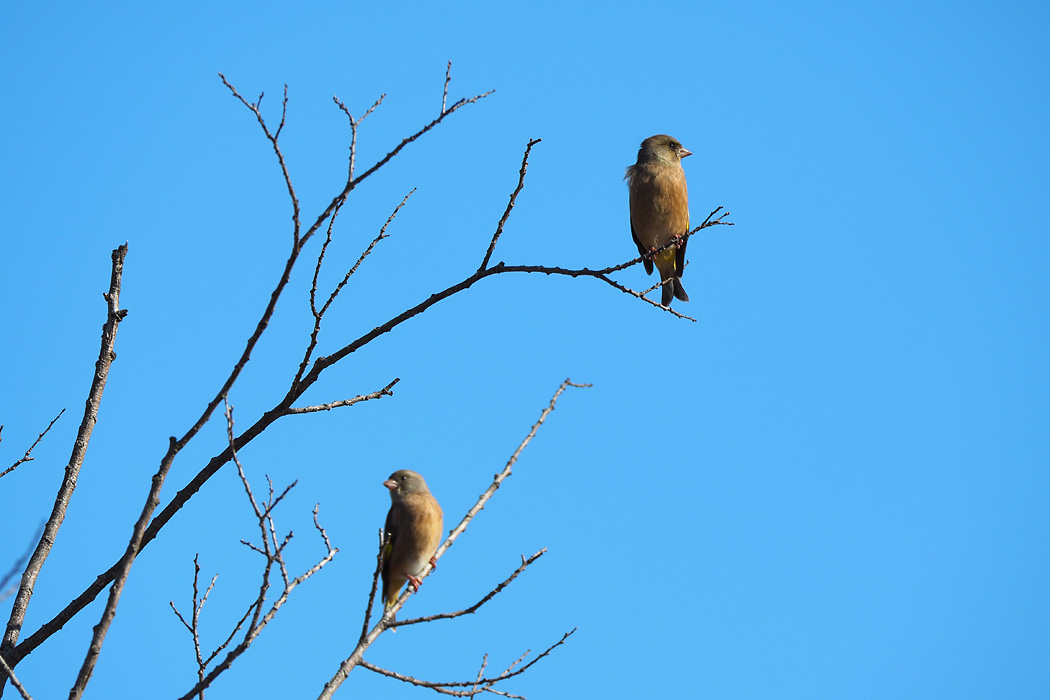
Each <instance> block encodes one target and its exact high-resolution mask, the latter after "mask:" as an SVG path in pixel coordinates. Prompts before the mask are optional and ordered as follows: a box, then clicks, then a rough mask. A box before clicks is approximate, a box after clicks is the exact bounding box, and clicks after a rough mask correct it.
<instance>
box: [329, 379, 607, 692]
mask: <svg viewBox="0 0 1050 700" xmlns="http://www.w3.org/2000/svg"><path fill="white" fill-rule="evenodd" d="M570 386H572V387H581V388H582V387H589V386H591V385H590V384H575V383H573V382H572V381H570V380H568V379H566V380H565V381H564V382H562V383H561V385H560V386H559V387H558V390H557V391H555V392H554V396H552V397H551V400H550V403H549V404H548V405H547V407H546V408H544V409H543V411H542V412H541V413H540V417H539V419H538V420H537V421H536V423H534V424H533V426H532V429H531V430H529V433H528V435H526V436H525V439H524V440H522V442H521V444H520V445H518V449H516V450H515V451H514V454H512V455H511V456H510V459H509V460H507V464H506V466H504V468H503V471H502V472H500V473H499V474H497V475H496V476H495V477H493V481H492V484H491V485H490V486H489V487H488V489H486V490H485V492H484V493H483V494H481V496H479V497H478V500H477V502H476V503H475V504H474V505H473V506H472V507H471V508H470V510H468V511H467V514H466V515H465V516H464V517H463V519H462V520H461V521H460V522H459V524H458V525H457V526H456V527H455V528H453V529H452V531H451V532H450V533H449V536H448V538H447V539H446V540H445V541H444V542H443V543H442V544H441V546H440V547H438V549H437V552H435V553H434V557H433V559H431V562H433V563H432V564H431V563H428V564H427V565H426V566H424V567H423V570H422V572H420V574H419V578H420V579H423V578H426V577H427V576H429V575H430V572H431V571H433V569H434V566H436V564H437V560H439V559H440V558H441V557H442V555H444V553H445V552H446V551H448V548H449V547H451V546H452V544H453V543H454V542H455V541H456V539H457V538H458V537H459V536H460V535H462V534H463V532H465V531H466V529H467V525H469V524H470V521H471V520H473V519H474V516H475V515H477V514H478V513H479V512H481V509H482V508H484V507H485V503H487V502H488V500H489V499H490V498H492V496H493V494H495V493H496V490H497V489H499V487H500V484H502V483H503V481H504V480H505V479H506V478H507V477H509V476H510V475H511V471H512V469H513V468H514V464H515V463H516V462H517V461H518V457H519V456H520V455H521V453H522V451H523V450H524V449H525V448H526V447H527V446H528V444H529V443H530V442H531V441H532V438H534V437H535V436H536V432H537V431H538V430H539V429H540V426H542V425H543V422H544V421H545V420H546V419H547V416H548V415H550V413H551V411H553V410H554V406H555V404H556V403H557V401H558V397H559V396H561V394H562V392H564V391H565V389H567V388H568V387H570ZM536 556H539V555H536ZM535 558H536V557H533V559H535ZM525 566H527V564H523V567H522V568H524V567H525ZM515 576H517V573H515V574H514V575H513V576H511V578H510V579H508V580H507V581H506V582H504V583H503V584H501V585H500V586H499V587H497V588H500V589H502V586H505V585H506V584H507V583H509V581H510V580H512V579H513V578H514V577H515ZM375 585H376V583H375V579H374V577H373V583H372V587H373V590H374V589H375ZM413 593H414V591H413V590H412V586H406V587H405V591H404V593H402V594H401V597H400V598H398V599H397V601H396V602H395V603H394V605H393V606H391V607H390V609H389V610H385V612H384V613H383V616H382V618H380V620H379V622H377V623H376V625H375V626H374V627H373V628H372V629H371V630H370V631H369V632H368V634H366V635H363V636H362V637H361V639H360V640H359V641H358V643H357V646H356V647H355V648H354V650H353V652H352V653H351V654H350V656H349V657H348V658H347V659H346V660H345V661H343V663H342V664H340V666H339V670H338V671H336V673H335V675H334V676H333V677H332V678H331V680H329V681H328V682H327V683H325V685H324V688H323V689H322V690H321V694H320V695H319V696H318V700H328V699H330V698H331V697H332V694H333V693H335V691H336V690H338V688H339V686H341V685H342V684H343V682H344V681H345V680H346V679H347V677H348V676H349V675H350V672H351V671H353V670H354V668H355V667H356V666H358V665H359V664H362V663H363V661H364V653H365V650H367V649H368V647H370V646H371V645H372V643H373V642H375V640H376V639H378V638H379V635H380V634H382V633H383V632H384V631H385V630H386V629H388V628H390V627H391V622H392V620H393V617H394V615H395V614H396V613H397V611H398V610H400V609H401V607H402V606H403V605H404V604H405V602H406V601H408V599H409V597H410V596H411V595H413ZM484 602H485V599H483V600H482V601H481V602H480V603H478V606H480V605H481V604H482V603H484ZM463 614H465V613H463ZM367 620H368V618H367V616H366V618H365V621H366V622H365V624H366V626H367ZM573 631H575V630H573ZM569 634H572V632H570V633H569ZM567 637H568V635H566V636H565V637H563V638H562V641H565V638H567ZM558 644H561V642H558ZM558 644H555V645H554V646H558ZM553 648H554V647H551V649H553ZM549 651H550V650H549V649H548V650H547V652H544V653H543V654H541V655H540V657H538V658H537V659H535V660H534V661H533V663H535V661H538V660H539V658H542V657H543V656H546V654H547V653H549ZM530 665H531V664H530ZM526 668H527V667H526ZM521 670H524V669H521ZM520 672H521V671H518V672H517V673H520ZM517 673H515V674H512V675H517ZM506 677H507V678H509V677H510V676H506ZM499 680H502V678H500V679H499ZM444 685H447V684H444ZM466 685H469V683H467V684H466Z"/></svg>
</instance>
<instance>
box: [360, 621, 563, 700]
mask: <svg viewBox="0 0 1050 700" xmlns="http://www.w3.org/2000/svg"><path fill="white" fill-rule="evenodd" d="M575 632H576V628H575V627H574V628H573V629H572V630H570V631H568V632H566V633H565V634H563V635H562V637H561V639H559V640H558V641H557V642H555V643H554V644H552V645H550V646H549V647H547V648H546V649H545V650H544V651H543V652H542V653H541V654H540V655H539V656H537V657H536V658H535V659H533V660H532V661H530V662H529V663H527V664H525V665H524V666H522V667H521V668H519V669H518V670H517V671H511V668H513V667H514V666H516V665H517V663H518V661H521V659H523V658H524V657H525V656H526V655H528V653H529V652H527V651H526V652H525V654H524V655H522V657H521V658H519V659H518V661H515V662H514V663H513V664H511V667H510V668H508V669H507V670H506V671H504V672H503V673H501V674H499V675H498V676H493V677H492V678H478V679H476V680H473V681H449V682H436V681H424V680H420V679H418V678H413V677H412V676H406V675H404V674H401V673H397V672H396V671H390V670H388V669H385V668H380V667H379V666H376V665H374V664H371V663H369V662H367V661H365V660H364V659H362V660H361V662H360V663H359V665H360V666H362V667H364V668H367V669H368V670H369V671H373V672H375V673H378V674H380V675H383V676H387V677H388V678H396V679H397V680H399V681H403V682H405V683H411V684H412V685H417V686H419V687H421V688H430V689H431V690H435V691H437V692H439V693H442V694H444V695H455V696H458V697H474V696H475V695H476V694H477V693H479V692H482V691H484V692H490V693H496V694H498V695H504V693H501V692H500V691H497V690H494V689H491V686H493V685H495V684H496V683H499V682H500V681H505V680H507V679H508V678H513V677H514V676H520V675H521V674H523V673H525V672H526V671H528V670H529V669H530V668H531V667H532V666H533V664H535V663H536V662H537V661H539V660H540V659H542V658H543V657H545V656H548V655H549V654H550V653H551V652H552V651H554V650H555V649H556V648H558V647H560V646H561V645H562V644H564V643H565V641H566V640H567V639H568V638H569V637H571V636H572V635H573V634H574V633H575ZM479 685H480V686H482V687H481V688H477V686H479ZM464 687H470V690H465V691H455V690H451V688H464ZM508 697H513V698H519V697H521V696H518V695H508Z"/></svg>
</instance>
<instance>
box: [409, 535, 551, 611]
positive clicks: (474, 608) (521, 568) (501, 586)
mask: <svg viewBox="0 0 1050 700" xmlns="http://www.w3.org/2000/svg"><path fill="white" fill-rule="evenodd" d="M546 553H547V548H546V547H544V548H543V549H541V550H540V551H538V552H536V553H535V554H533V555H532V556H531V557H529V558H528V559H526V558H525V557H522V558H521V566H519V567H518V568H517V569H515V570H514V573H512V574H511V575H510V576H508V577H507V579H506V580H504V581H503V582H502V583H500V584H499V585H498V586H496V587H495V588H493V589H492V590H491V591H489V592H488V594H487V595H486V596H485V597H484V598H482V599H481V600H479V601H478V602H476V603H474V604H473V605H471V606H470V607H469V608H465V609H464V610H459V611H457V612H452V613H439V614H437V615H427V616H426V617H414V618H411V619H409V620H396V621H394V622H391V623H390V627H404V626H406V625H417V624H419V623H420V622H433V621H434V620H451V619H452V618H454V617H461V616H462V615H473V614H474V613H475V612H477V610H478V608H480V607H481V606H482V605H484V604H485V603H487V602H489V601H490V600H492V599H493V598H494V597H496V596H497V595H498V594H499V593H500V592H501V591H502V590H503V589H504V588H506V587H507V586H508V585H509V584H510V582H511V581H513V580H514V579H516V578H517V577H518V575H519V574H520V573H522V572H523V571H525V569H526V568H528V566H529V564H531V563H532V562H534V561H536V560H537V559H539V558H540V557H542V556H543V555H544V554H546Z"/></svg>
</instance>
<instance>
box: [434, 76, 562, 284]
mask: <svg viewBox="0 0 1050 700" xmlns="http://www.w3.org/2000/svg"><path fill="white" fill-rule="evenodd" d="M450 65H451V63H450ZM542 140H543V139H529V143H528V144H527V145H526V146H525V155H523V156H522V157H521V169H520V170H518V186H517V187H515V188H514V191H513V192H511V194H510V201H509V202H507V208H506V209H504V210H503V216H501V217H500V220H499V224H497V226H496V232H495V233H493V234H492V240H491V241H489V248H488V250H486V251H485V257H484V259H482V261H481V265H480V266H479V267H478V272H481V271H482V270H484V269H485V268H486V267H488V265H489V259H490V258H491V257H492V251H493V250H495V249H496V241H498V240H499V237H500V236H501V235H503V227H504V225H506V223H507V219H509V218H510V212H511V210H512V209H514V202H516V201H517V199H518V194H519V193H520V192H521V188H523V187H524V186H525V173H526V171H527V170H528V169H529V153H531V152H532V147H533V146H535V145H536V144H537V143H539V142H540V141H542Z"/></svg>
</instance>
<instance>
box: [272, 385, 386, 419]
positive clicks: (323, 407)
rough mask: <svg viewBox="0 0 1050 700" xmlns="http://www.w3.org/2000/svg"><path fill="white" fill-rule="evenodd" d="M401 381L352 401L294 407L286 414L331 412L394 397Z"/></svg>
mask: <svg viewBox="0 0 1050 700" xmlns="http://www.w3.org/2000/svg"><path fill="white" fill-rule="evenodd" d="M399 381H401V378H400V377H398V378H396V379H394V381H392V382H390V383H389V384H387V385H386V386H385V387H383V388H382V389H380V390H379V391H373V392H372V393H371V394H364V395H363V396H355V397H354V398H352V399H344V400H342V401H333V402H331V403H323V404H320V405H317V406H299V407H296V406H293V407H291V408H289V409H288V410H287V411H286V413H288V415H293V414H300V413H317V412H318V411H331V410H332V409H333V408H342V407H343V406H353V405H354V404H356V403H361V402H362V401H371V400H372V399H378V398H382V397H384V396H393V395H394V392H393V391H392V389H393V388H394V385H395V384H397V383H398V382H399Z"/></svg>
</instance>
